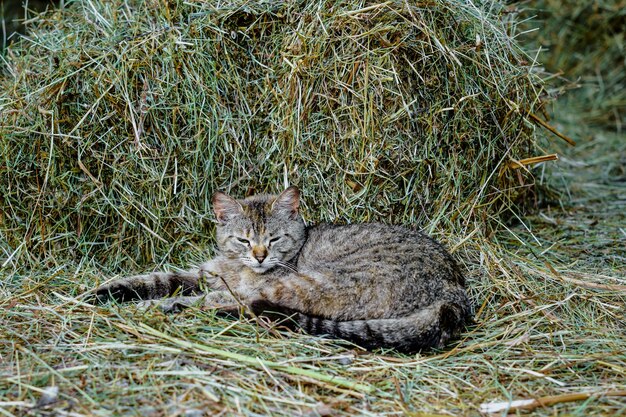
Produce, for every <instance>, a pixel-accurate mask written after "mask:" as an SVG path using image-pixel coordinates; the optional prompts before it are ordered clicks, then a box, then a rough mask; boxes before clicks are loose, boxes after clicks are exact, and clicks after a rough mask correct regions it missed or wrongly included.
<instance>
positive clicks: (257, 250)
mask: <svg viewBox="0 0 626 417" xmlns="http://www.w3.org/2000/svg"><path fill="white" fill-rule="evenodd" d="M252 256H254V259H256V260H257V261H259V263H263V261H264V260H265V258H267V248H266V247H265V246H255V247H253V248H252Z"/></svg>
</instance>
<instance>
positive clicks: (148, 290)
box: [95, 272, 200, 302]
mask: <svg viewBox="0 0 626 417" xmlns="http://www.w3.org/2000/svg"><path fill="white" fill-rule="evenodd" d="M198 279H199V273H198V272H153V273H152V274H148V275H137V276H134V277H129V278H122V279H118V280H115V281H112V282H110V283H109V284H106V285H103V286H101V287H98V289H96V293H95V296H96V299H97V300H98V301H99V302H105V301H107V300H109V299H113V300H116V301H119V302H125V301H132V300H153V299H157V298H163V297H169V296H171V295H174V294H177V295H185V296H186V295H193V294H197V293H198V292H199V291H200V288H199V284H198Z"/></svg>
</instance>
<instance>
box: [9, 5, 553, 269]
mask: <svg viewBox="0 0 626 417" xmlns="http://www.w3.org/2000/svg"><path fill="white" fill-rule="evenodd" d="M500 12H501V11H500V9H499V6H498V5H497V4H495V3H494V4H492V3H490V2H487V4H485V7H484V8H479V7H477V6H475V5H473V4H472V3H468V2H463V1H455V0H434V1H427V2H416V3H409V2H401V1H390V2H385V3H365V2H359V3H355V2H326V1H322V0H317V1H312V2H266V1H243V0H231V1H226V2H220V3H217V5H216V4H214V3H213V2H205V1H185V2H180V1H165V2H161V1H147V2H136V1H121V0H115V1H104V0H94V1H89V2H76V3H72V4H70V6H69V7H68V8H66V9H65V10H57V11H53V12H49V13H47V14H45V15H43V16H41V17H39V18H38V20H37V22H35V26H36V27H37V29H36V30H35V31H34V32H32V33H31V34H30V35H29V40H25V41H21V42H18V43H16V44H14V45H12V46H11V47H10V48H9V50H8V52H7V54H6V56H5V57H4V58H3V66H2V79H1V81H0V109H1V113H0V114H1V115H0V150H1V151H0V152H1V155H2V157H1V161H0V231H1V233H2V234H1V235H0V236H2V237H1V238H0V245H1V246H2V247H1V248H0V249H2V253H3V254H4V255H5V256H6V257H10V258H11V260H12V261H13V262H16V261H17V260H18V259H21V260H22V262H25V261H26V260H30V261H32V262H40V261H41V259H44V258H45V257H46V256H49V255H53V256H54V257H56V258H58V257H63V256H66V255H69V256H71V257H75V258H83V257H85V256H87V257H89V258H90V259H94V260H96V261H97V262H98V263H101V264H106V265H110V266H115V267H118V266H119V267H128V266H129V265H128V264H129V262H130V263H131V264H132V263H135V264H136V265H137V264H142V263H149V262H162V261H172V262H180V261H181V258H185V256H186V255H185V254H186V253H187V251H189V250H190V249H192V250H197V248H202V247H207V246H209V245H210V243H211V234H212V223H211V213H210V197H211V195H212V193H213V192H214V191H215V190H216V189H224V190H227V191H230V192H232V193H233V194H235V195H245V194H251V193H256V192H263V191H270V192H274V191H278V190H280V189H282V187H283V186H284V184H285V183H286V182H289V183H292V184H296V185H298V186H300V187H301V188H302V189H303V190H304V193H303V194H304V196H305V210H306V216H307V217H308V218H309V219H312V220H320V219H325V220H331V219H335V220H340V221H367V220H383V221H393V222H403V223H412V224H419V225H422V226H425V225H427V226H428V230H429V231H431V232H432V231H433V230H440V231H443V232H445V233H446V234H451V235H452V236H454V237H456V238H458V239H461V238H462V237H463V236H467V235H468V234H470V233H474V234H475V233H478V234H479V235H480V234H482V233H484V232H486V231H488V230H489V224H490V223H492V222H493V221H494V220H497V221H499V220H501V219H502V213H504V212H508V211H509V210H517V209H519V207H520V206H521V205H523V204H524V201H528V200H530V198H529V196H531V195H532V192H533V190H534V181H533V179H532V177H531V176H530V174H529V172H528V171H527V170H526V169H511V168H510V166H511V164H512V161H516V160H521V159H523V158H528V157H534V156H537V153H538V152H541V151H538V150H536V135H537V132H536V131H535V128H534V127H533V125H532V124H531V123H530V122H529V120H531V115H533V114H534V113H536V112H537V111H538V110H539V107H540V106H541V105H542V103H541V98H542V95H543V94H544V93H543V90H542V85H541V82H540V80H538V78H537V77H536V76H535V75H534V74H533V68H532V67H531V66H529V64H528V59H527V58H526V57H525V55H524V54H523V53H521V52H520V50H519V49H518V47H517V46H516V44H515V43H514V42H513V41H512V38H511V36H510V35H509V33H508V31H509V30H511V28H510V27H509V25H507V24H504V23H502V21H501V19H500V16H499V13H500ZM513 166H518V165H515V164H514V163H513ZM505 217H506V216H505ZM183 264H184V263H183Z"/></svg>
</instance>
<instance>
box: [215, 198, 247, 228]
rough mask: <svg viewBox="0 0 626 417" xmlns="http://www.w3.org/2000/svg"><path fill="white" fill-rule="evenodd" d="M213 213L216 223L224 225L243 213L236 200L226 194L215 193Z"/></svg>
mask: <svg viewBox="0 0 626 417" xmlns="http://www.w3.org/2000/svg"><path fill="white" fill-rule="evenodd" d="M213 212H214V213H215V218H216V219H217V221H218V222H220V223H226V222H227V221H228V220H230V219H232V218H234V217H237V216H239V215H240V214H241V213H243V209H242V208H241V204H239V203H238V202H237V200H235V199H234V198H232V197H231V196H229V195H228V194H226V193H223V192H221V191H217V192H215V194H213Z"/></svg>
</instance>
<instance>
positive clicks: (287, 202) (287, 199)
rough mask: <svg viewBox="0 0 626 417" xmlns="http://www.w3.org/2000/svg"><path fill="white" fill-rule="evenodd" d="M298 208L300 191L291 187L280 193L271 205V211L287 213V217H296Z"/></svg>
mask: <svg viewBox="0 0 626 417" xmlns="http://www.w3.org/2000/svg"><path fill="white" fill-rule="evenodd" d="M299 207H300V190H298V188H297V187H295V186H293V185H292V186H291V187H289V188H287V189H286V190H285V191H283V192H282V193H280V195H279V196H278V197H276V200H274V202H273V203H272V211H274V212H282V213H287V214H288V215H289V216H295V215H297V214H298V208H299Z"/></svg>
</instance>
